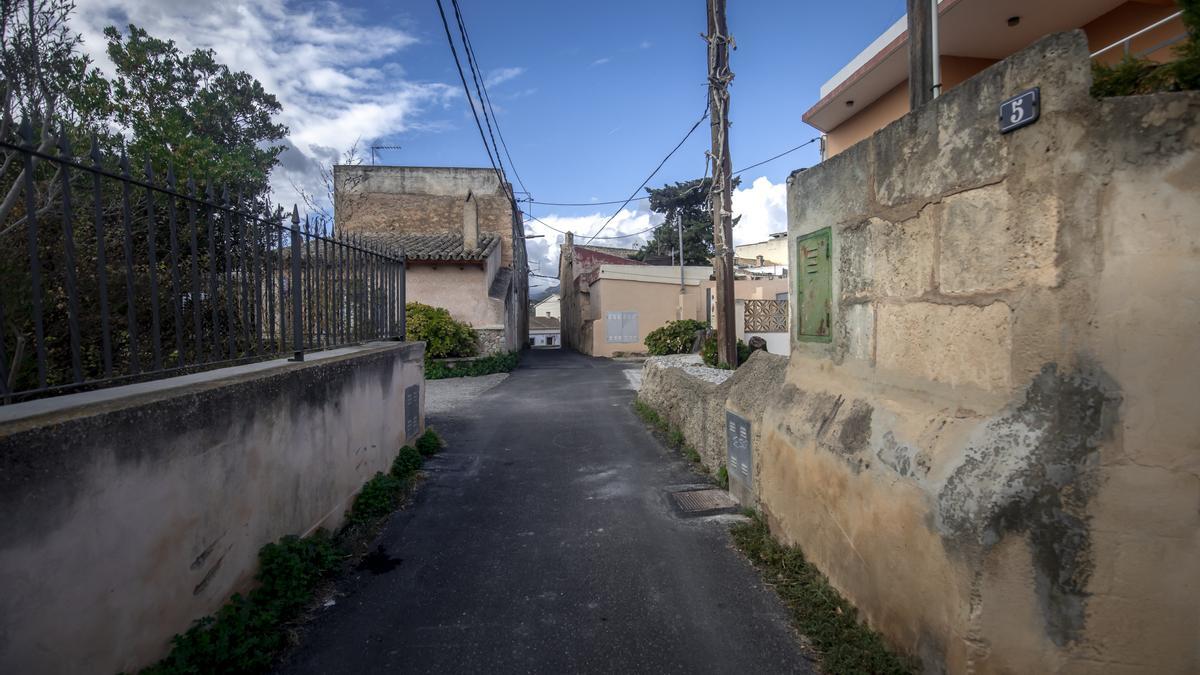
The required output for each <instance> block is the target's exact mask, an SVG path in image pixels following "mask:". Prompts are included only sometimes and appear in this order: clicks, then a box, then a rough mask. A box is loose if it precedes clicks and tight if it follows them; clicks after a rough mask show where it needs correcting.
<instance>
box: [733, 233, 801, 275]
mask: <svg viewBox="0 0 1200 675" xmlns="http://www.w3.org/2000/svg"><path fill="white" fill-rule="evenodd" d="M733 255H734V258H736V259H737V260H738V261H739V262H743V261H744V264H746V265H757V266H758V267H766V266H782V267H787V264H788V249H787V232H776V233H774V234H772V235H770V238H768V239H767V240H766V241H756V242H753V243H750V244H740V245H737V246H734V247H733Z"/></svg>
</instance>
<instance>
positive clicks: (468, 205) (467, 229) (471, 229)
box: [463, 192, 479, 251]
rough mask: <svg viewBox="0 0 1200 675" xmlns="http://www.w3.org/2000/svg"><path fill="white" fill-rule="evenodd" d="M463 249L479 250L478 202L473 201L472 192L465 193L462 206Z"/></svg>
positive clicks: (473, 195) (473, 194)
mask: <svg viewBox="0 0 1200 675" xmlns="http://www.w3.org/2000/svg"><path fill="white" fill-rule="evenodd" d="M463 248H464V249H465V250H468V251H470V250H472V249H476V248H479V202H477V201H475V193H474V192H467V201H466V202H465V203H464V204H463Z"/></svg>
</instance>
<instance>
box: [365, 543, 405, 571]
mask: <svg viewBox="0 0 1200 675" xmlns="http://www.w3.org/2000/svg"><path fill="white" fill-rule="evenodd" d="M402 562H404V559H403V558H393V557H391V556H390V555H388V552H387V547H385V546H384V545H383V544H380V545H378V546H376V547H375V550H374V551H371V552H370V553H368V554H367V555H365V556H363V559H362V560H361V561H360V562H359V563H358V569H360V570H363V571H365V572H370V573H371V574H387V573H388V572H391V571H392V570H394V569H396V568H397V567H399V566H400V563H402Z"/></svg>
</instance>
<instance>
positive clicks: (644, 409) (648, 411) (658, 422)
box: [633, 398, 667, 431]
mask: <svg viewBox="0 0 1200 675" xmlns="http://www.w3.org/2000/svg"><path fill="white" fill-rule="evenodd" d="M633 411H634V412H635V413H637V416H638V417H640V418H642V421H643V422H645V423H646V424H649V425H650V426H652V427H654V428H655V429H658V430H660V431H665V430H666V428H667V423H666V422H665V421H663V418H662V417H660V416H659V414H658V412H657V411H655V410H654V408H651V407H650V406H648V405H646V404H645V403H644V402H643V401H642V399H640V398H639V399H634V401H633Z"/></svg>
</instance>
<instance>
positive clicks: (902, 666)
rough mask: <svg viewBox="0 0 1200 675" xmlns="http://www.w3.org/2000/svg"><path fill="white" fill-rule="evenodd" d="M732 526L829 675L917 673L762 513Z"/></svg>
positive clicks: (736, 539) (735, 537)
mask: <svg viewBox="0 0 1200 675" xmlns="http://www.w3.org/2000/svg"><path fill="white" fill-rule="evenodd" d="M750 515H751V518H750V521H749V522H746V523H739V524H737V525H734V526H733V527H732V528H731V530H730V531H731V532H732V533H733V541H734V543H735V544H736V545H737V547H738V548H739V549H740V550H741V551H742V553H744V554H745V555H746V557H747V558H749V559H750V561H751V562H752V563H754V565H755V566H756V567H758V568H759V570H761V571H762V574H763V578H764V579H765V580H766V582H767V583H768V584H770V585H771V586H773V587H774V588H775V591H776V592H777V593H778V594H779V596H780V597H781V598H782V599H783V601H784V604H786V605H787V606H788V608H789V609H790V610H791V612H792V620H793V622H794V623H795V624H796V627H797V628H798V629H799V630H800V632H801V633H803V634H804V635H805V636H806V637H807V638H808V639H809V640H810V641H811V642H812V645H813V646H814V647H815V648H816V649H817V651H818V652H820V654H821V669H822V670H823V671H824V672H827V673H887V674H900V673H911V672H914V671H915V670H917V669H916V668H913V667H911V664H906V663H904V662H903V661H901V660H900V659H899V658H897V657H896V656H895V655H894V654H892V653H891V652H889V651H888V650H887V647H885V646H884V644H883V640H882V639H881V638H880V637H879V634H878V633H876V632H875V631H873V630H871V629H870V628H869V627H868V626H867V625H865V624H863V623H860V622H859V621H858V610H857V609H855V607H854V605H851V604H850V603H849V602H848V601H846V599H845V598H843V597H842V596H841V595H840V594H839V593H838V592H837V591H836V590H834V589H833V587H832V586H830V585H829V581H828V580H827V579H826V578H825V575H823V574H821V572H820V570H818V569H817V568H816V567H814V566H813V565H812V564H811V563H809V562H808V561H807V560H805V558H804V553H803V552H802V551H801V550H800V549H799V548H796V547H793V546H784V545H783V544H780V543H779V542H778V541H776V540H775V538H774V537H772V536H771V532H770V530H769V529H768V528H767V523H766V521H765V520H764V519H763V517H762V515H761V514H758V513H751V514H750Z"/></svg>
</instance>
